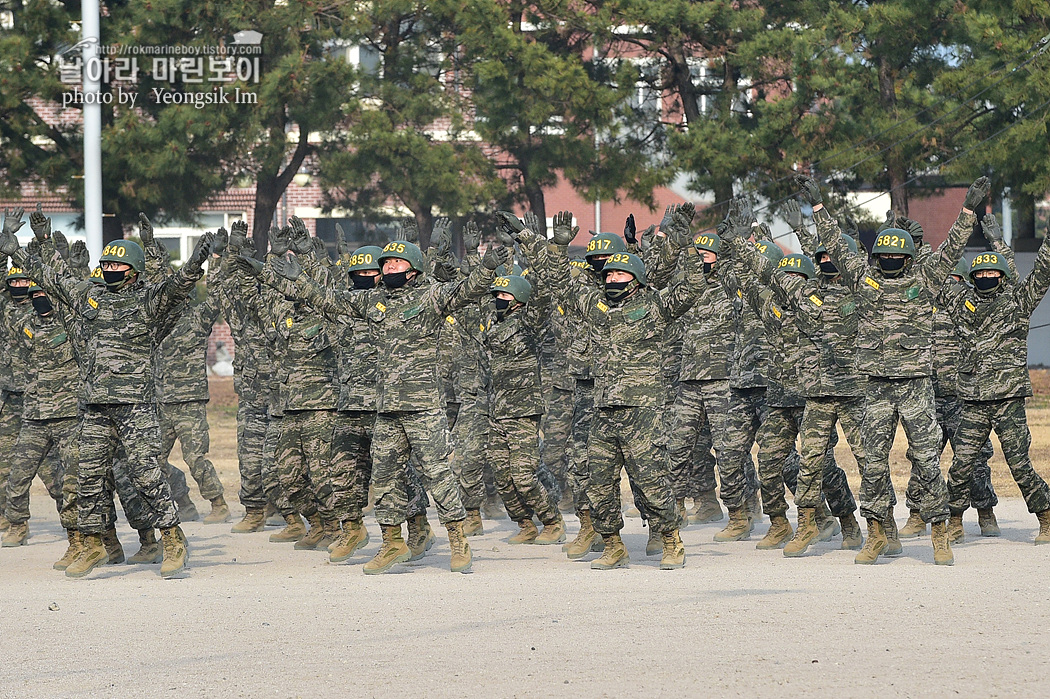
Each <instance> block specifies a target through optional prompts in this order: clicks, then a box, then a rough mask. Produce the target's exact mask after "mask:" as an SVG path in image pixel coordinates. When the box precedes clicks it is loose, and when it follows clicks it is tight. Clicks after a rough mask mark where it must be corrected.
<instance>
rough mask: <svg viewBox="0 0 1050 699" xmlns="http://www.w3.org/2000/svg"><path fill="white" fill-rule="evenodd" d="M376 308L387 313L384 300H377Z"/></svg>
mask: <svg viewBox="0 0 1050 699" xmlns="http://www.w3.org/2000/svg"><path fill="white" fill-rule="evenodd" d="M376 308H378V309H379V312H380V313H386V306H385V305H384V304H383V302H382V301H376Z"/></svg>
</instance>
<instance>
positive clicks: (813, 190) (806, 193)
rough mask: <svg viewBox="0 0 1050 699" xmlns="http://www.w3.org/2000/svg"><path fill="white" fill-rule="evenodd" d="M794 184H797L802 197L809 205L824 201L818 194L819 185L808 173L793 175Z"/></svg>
mask: <svg viewBox="0 0 1050 699" xmlns="http://www.w3.org/2000/svg"><path fill="white" fill-rule="evenodd" d="M795 184H796V185H798V188H799V192H800V194H801V195H802V198H803V199H805V200H806V201H807V202H809V205H810V206H816V205H817V204H823V203H824V199H823V198H822V197H821V196H820V185H819V184H817V181H816V180H815V179H813V178H812V177H810V176H809V175H802V174H798V175H795Z"/></svg>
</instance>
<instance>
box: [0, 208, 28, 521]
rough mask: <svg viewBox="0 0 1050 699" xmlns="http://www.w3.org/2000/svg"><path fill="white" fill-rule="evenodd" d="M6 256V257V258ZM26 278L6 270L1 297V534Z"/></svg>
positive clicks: (17, 405)
mask: <svg viewBox="0 0 1050 699" xmlns="http://www.w3.org/2000/svg"><path fill="white" fill-rule="evenodd" d="M21 215H22V211H21V209H19V210H18V211H15V212H14V213H13V214H12V213H10V212H6V211H5V218H11V220H12V221H14V217H21ZM5 257H6V255H5ZM30 284H31V282H30V280H29V275H27V274H26V273H25V271H23V270H22V269H21V268H20V267H18V266H17V265H15V266H14V267H11V268H10V269H8V270H7V274H6V275H5V284H4V291H5V292H6V293H3V294H0V322H2V325H3V328H2V329H0V342H3V347H4V349H5V352H4V355H5V356H6V357H8V358H9V359H8V361H7V362H0V389H2V391H3V393H2V399H3V404H2V406H0V532H5V531H7V528H8V527H9V526H10V523H9V522H8V521H7V518H6V517H4V515H3V512H4V510H5V509H6V506H7V479H8V477H9V476H10V474H11V464H12V462H13V456H14V448H15V443H16V442H17V441H18V433H19V431H20V430H21V428H22V400H23V393H24V392H25V376H26V370H25V367H24V366H22V364H21V353H20V352H19V351H18V347H19V343H20V339H19V337H18V333H20V332H21V331H22V330H21V327H20V324H21V321H22V318H24V317H25V316H26V315H27V314H29V313H30V312H31V311H32V308H31V307H30V304H29V287H30Z"/></svg>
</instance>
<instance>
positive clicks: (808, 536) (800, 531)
mask: <svg viewBox="0 0 1050 699" xmlns="http://www.w3.org/2000/svg"><path fill="white" fill-rule="evenodd" d="M818 536H820V529H818V528H817V508H815V507H800V508H798V528H797V529H795V535H794V536H793V537H791V541H789V542H787V543H786V544H784V555H785V556H787V557H788V558H798V557H799V556H801V555H803V554H805V553H806V551H807V550H809V547H810V546H811V545H812V544H813V543H814V542H815V541H816V540H817V537H818Z"/></svg>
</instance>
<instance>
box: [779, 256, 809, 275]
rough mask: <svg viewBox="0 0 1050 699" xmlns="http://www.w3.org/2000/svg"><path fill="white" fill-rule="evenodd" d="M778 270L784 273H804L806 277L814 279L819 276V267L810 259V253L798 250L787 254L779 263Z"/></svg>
mask: <svg viewBox="0 0 1050 699" xmlns="http://www.w3.org/2000/svg"><path fill="white" fill-rule="evenodd" d="M777 271H778V272H784V273H787V272H796V273H798V274H801V275H803V276H804V277H805V278H806V279H812V278H813V277H815V276H817V268H816V267H814V266H813V260H811V259H809V256H808V255H803V254H801V253H797V252H794V253H791V254H790V255H785V256H784V258H783V259H781V260H780V262H778V263H777Z"/></svg>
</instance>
